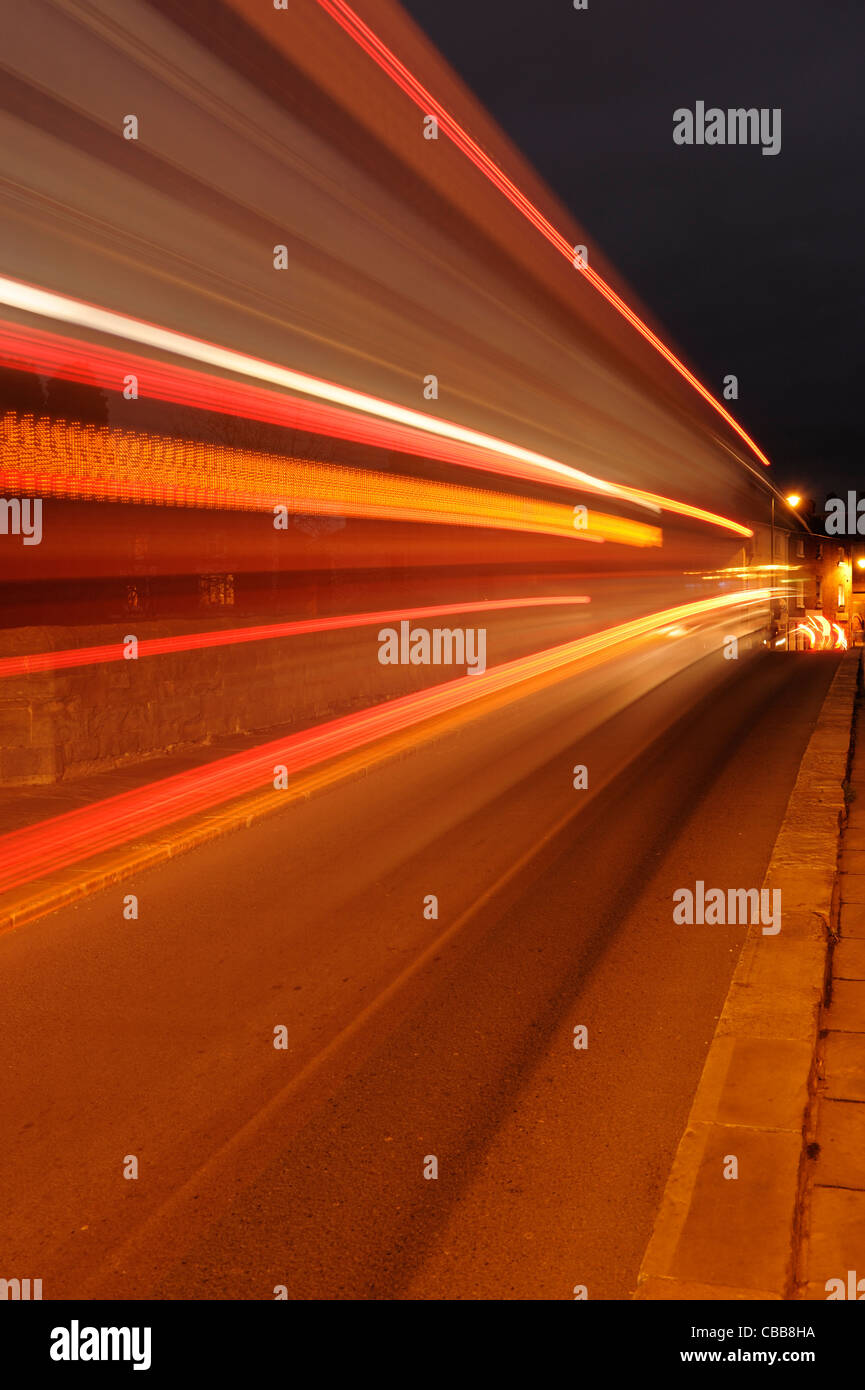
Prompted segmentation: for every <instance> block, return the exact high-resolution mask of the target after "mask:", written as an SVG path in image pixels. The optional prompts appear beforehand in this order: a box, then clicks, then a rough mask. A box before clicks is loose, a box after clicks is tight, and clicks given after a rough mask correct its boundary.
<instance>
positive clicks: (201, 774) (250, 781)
mask: <svg viewBox="0 0 865 1390" xmlns="http://www.w3.org/2000/svg"><path fill="white" fill-rule="evenodd" d="M769 596H770V591H769V590H768V589H763V590H752V591H751V592H743V593H737V594H722V595H719V596H716V597H714V598H709V599H700V600H696V601H695V602H692V603H686V604H682V605H680V606H679V607H677V608H668V609H666V610H664V611H663V612H658V613H650V614H647V615H646V616H644V617H642V618H635V619H631V620H630V621H628V622H625V623H620V624H618V625H617V626H615V627H611V628H606V629H604V630H603V631H601V632H595V633H591V634H590V635H589V636H587V637H581V638H578V639H576V640H575V641H570V642H565V643H562V644H561V645H559V646H555V647H549V648H547V649H545V650H544V651H540V652H536V653H534V654H532V655H530V656H524V657H518V658H517V659H516V660H513V661H507V662H503V663H502V664H500V665H498V666H491V667H488V668H487V670H486V671H485V672H483V673H482V674H479V675H465V676H459V677H457V678H456V679H455V680H452V681H446V682H444V683H443V684H441V685H436V686H433V687H432V688H430V689H427V690H420V691H415V692H412V693H411V694H409V695H400V696H398V697H396V698H395V699H393V700H388V701H385V702H384V703H383V704H378V705H373V706H371V707H370V708H368V709H365V710H360V711H359V712H356V713H354V714H348V715H343V716H342V717H340V718H338V719H332V720H329V721H328V722H327V723H324V724H317V725H315V726H314V727H313V728H311V729H304V730H301V731H300V732H299V733H296V734H291V735H289V736H288V737H287V738H279V739H275V740H273V741H272V742H269V743H264V744H260V745H258V747H256V748H251V749H247V750H245V751H243V752H241V753H234V754H231V755H230V756H229V757H227V758H219V759H217V760H216V761H214V762H212V763H208V764H207V765H206V766H204V767H200V768H192V769H190V770H188V771H186V772H181V773H177V774H175V775H174V776H172V777H165V778H162V779H161V780H159V781H157V782H153V783H151V784H150V785H149V786H146V787H137V788H135V789H133V790H132V791H127V792H121V793H120V794H119V795H118V796H112V797H109V798H108V799H107V800H104V801H98V802H96V803H94V804H93V805H91V806H84V807H81V808H79V809H78V810H75V811H67V812H65V813H64V814H63V815H60V816H52V817H51V819H49V820H45V821H40V822H38V823H37V824H35V825H30V826H25V827H24V828H23V829H21V830H14V831H11V832H9V833H8V834H6V835H2V836H0V891H3V892H5V891H8V890H9V889H11V888H18V887H21V886H22V885H24V884H26V883H30V882H32V881H33V880H34V879H37V878H40V877H42V876H43V875H45V874H47V873H52V872H55V871H56V870H58V869H63V868H68V867H69V866H70V865H72V864H77V863H78V862H80V861H81V860H83V859H89V858H91V857H92V856H93V855H95V854H99V853H102V852H104V851H105V850H109V849H112V848H115V847H116V846H117V845H121V844H125V843H127V842H128V841H129V840H133V839H137V838H140V837H141V836H143V835H146V834H148V833H150V832H153V831H155V830H159V829H162V828H163V827H164V826H167V825H171V824H174V823H175V822H177V821H180V820H183V819H185V818H186V817H188V816H192V815H196V814H199V813H201V812H203V811H207V810H210V809H212V808H213V807H215V806H218V805H221V804H222V803H224V802H226V801H229V800H231V799H232V798H234V797H238V796H243V795H245V794H247V793H249V792H254V791H259V790H261V789H262V788H264V787H266V786H268V785H272V784H273V778H274V769H275V767H285V768H286V769H287V771H288V773H289V775H292V774H295V773H298V772H301V771H304V770H306V769H308V768H311V767H315V766H317V765H318V764H320V763H323V762H326V761H327V760H329V759H332V758H337V757H340V756H341V755H343V754H346V753H349V752H351V751H353V750H356V749H359V748H362V747H366V746H367V745H369V744H372V743H375V742H377V741H378V740H380V739H383V738H386V737H388V736H389V735H391V734H395V733H399V732H400V731H402V730H405V729H409V728H412V727H414V726H416V725H418V724H421V723H423V722H424V721H426V720H429V719H433V718H435V717H436V716H439V715H442V714H446V713H449V712H451V711H453V710H456V709H459V708H461V707H463V706H468V705H471V704H473V703H474V702H476V701H477V700H479V699H482V698H483V697H485V696H488V695H493V694H497V693H500V692H503V691H508V690H513V691H515V692H516V695H517V696H519V695H521V694H525V693H528V690H529V689H530V688H531V687H530V684H529V683H530V682H531V681H532V680H533V679H534V678H536V677H538V676H546V675H554V676H558V678H565V677H567V675H568V674H569V672H570V671H571V670H572V668H573V667H574V666H576V665H578V664H579V663H580V662H581V661H584V660H586V659H587V658H589V657H591V656H595V655H598V654H604V653H607V652H609V653H610V654H611V655H612V654H613V652H614V649H615V648H621V647H622V646H623V644H626V643H630V642H633V641H636V640H638V639H641V638H644V637H649V636H653V635H654V636H658V637H662V635H663V634H662V633H659V632H658V629H663V628H665V627H668V626H669V625H670V624H671V623H676V622H679V621H682V620H684V619H686V618H694V617H699V616H709V615H711V614H713V613H719V612H722V611H723V610H725V609H732V608H735V607H743V606H750V605H754V604H756V603H763V602H765V601H766V600H768V598H769ZM520 687H522V689H520Z"/></svg>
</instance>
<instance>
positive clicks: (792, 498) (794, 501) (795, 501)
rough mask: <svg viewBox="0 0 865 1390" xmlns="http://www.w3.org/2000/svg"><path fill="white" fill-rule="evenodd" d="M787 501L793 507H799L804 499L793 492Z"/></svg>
mask: <svg viewBox="0 0 865 1390" xmlns="http://www.w3.org/2000/svg"><path fill="white" fill-rule="evenodd" d="M787 501H788V502H789V504H790V506H791V507H798V505H799V503H800V502H801V501H802V498H801V497H800V496H799V494H798V492H791V493H790V494H789V496H788V497H787Z"/></svg>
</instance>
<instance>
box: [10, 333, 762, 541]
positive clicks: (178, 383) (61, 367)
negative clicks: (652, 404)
mask: <svg viewBox="0 0 865 1390" xmlns="http://www.w3.org/2000/svg"><path fill="white" fill-rule="evenodd" d="M70 352H74V361H70V357H69V354H70ZM0 362H3V363H4V364H5V365H6V366H8V367H12V368H16V369H18V370H23V371H31V372H45V373H48V372H51V373H52V374H54V375H55V376H57V377H59V378H61V379H63V380H67V381H77V382H81V383H82V384H85V385H88V386H99V387H104V388H107V389H109V390H112V389H113V388H114V387H115V386H116V384H117V382H118V380H121V379H122V378H123V377H124V376H125V375H126V374H127V373H132V374H133V375H134V376H135V377H136V378H137V379H138V390H139V394H140V395H142V396H145V397H149V398H150V399H152V400H161V401H172V402H174V403H175V404H178V405H191V406H194V407H195V408H196V409H198V410H214V411H216V410H218V411H219V413H220V414H222V415H233V416H235V417H236V418H237V419H241V420H261V421H264V422H266V423H268V424H273V425H282V426H286V427H289V428H293V429H305V430H310V431H312V432H314V433H316V434H321V435H325V436H327V437H330V438H334V439H347V440H351V441H352V442H354V443H359V444H371V445H373V446H375V447H376V448H387V449H393V450H395V451H396V452H398V453H406V454H412V455H422V456H424V457H426V458H430V459H438V460H440V461H441V462H444V463H452V464H457V465H461V466H463V467H467V468H474V469H478V470H481V471H485V472H493V473H497V474H499V475H500V476H502V477H510V478H526V479H535V478H536V477H537V471H536V469H535V468H534V467H533V466H532V467H530V466H529V465H528V464H526V463H520V462H519V460H517V459H508V460H501V459H491V458H490V457H489V455H488V454H487V453H486V452H485V451H484V449H482V448H481V447H480V446H478V445H470V444H466V443H463V442H461V441H459V440H448V439H444V438H442V439H439V438H436V437H435V436H433V437H430V436H429V435H428V434H424V433H422V431H421V430H419V429H417V428H414V427H409V426H404V425H403V426H401V425H397V424H395V423H393V422H391V421H388V420H381V421H380V420H372V419H365V418H364V417H363V416H362V415H358V414H357V412H350V411H348V410H344V409H341V408H340V407H339V406H327V405H322V404H321V403H320V402H318V401H306V400H298V399H297V398H296V397H294V396H285V395H283V394H282V393H277V392H275V391H268V390H266V389H264V388H262V387H254V386H245V385H243V384H242V383H239V382H236V381H231V380H230V379H228V378H226V377H219V376H211V375H209V374H207V373H204V372H198V371H193V370H190V369H188V368H183V367H178V366H170V367H168V366H165V365H164V364H163V363H161V362H158V361H155V360H154V359H151V358H146V357H138V356H135V355H134V354H133V353H128V352H118V351H114V350H112V349H110V348H97V347H95V346H94V344H92V343H88V342H85V341H84V340H83V339H76V338H67V337H58V336H57V335H55V334H51V333H45V332H43V331H41V330H40V329H21V328H20V327H19V326H18V325H17V324H9V323H6V324H4V323H0ZM545 481H546V482H549V483H552V484H554V485H556V486H562V487H568V488H571V487H572V480H571V479H566V478H564V477H562V478H549V479H545ZM586 490H587V491H594V490H595V489H594V488H593V487H587V489H586ZM617 493H618V494H619V495H621V496H622V497H624V496H625V494H627V499H626V500H628V501H632V502H634V503H635V505H641V506H646V507H649V508H652V509H653V510H658V511H660V510H665V511H669V512H674V513H676V514H677V515H680V516H688V517H693V518H694V520H696V521H705V522H708V523H709V524H710V525H712V526H718V527H720V528H721V529H723V530H727V531H731V532H733V534H734V535H740V536H751V535H753V531H751V530H750V529H749V527H747V526H741V525H739V523H738V522H735V521H731V520H730V519H729V518H727V517H722V516H718V515H716V513H714V512H710V511H706V510H705V509H704V508H702V507H695V506H692V505H691V504H689V503H687V502H679V501H676V500H674V499H672V498H668V497H661V496H658V495H657V494H656V493H651V492H646V491H645V490H643V489H641V488H630V487H624V486H622V487H619V488H618V489H617Z"/></svg>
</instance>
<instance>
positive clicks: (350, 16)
mask: <svg viewBox="0 0 865 1390" xmlns="http://www.w3.org/2000/svg"><path fill="white" fill-rule="evenodd" d="M318 4H319V5H320V6H321V7H322V9H323V10H325V11H326V12H327V13H328V14H329V15H330V16H331V18H332V19H334V20H335V21H336V23H337V24H339V25H340V27H341V28H342V29H344V30H345V32H346V33H347V34H349V35H350V36H351V38H352V39H354V41H355V43H357V44H358V45H359V46H360V47H361V48H362V49H363V50H364V52H365V53H367V54H368V55H369V57H370V58H372V59H373V61H374V62H375V63H377V64H378V66H379V67H380V68H381V69H382V71H383V72H385V73H387V75H388V77H390V78H391V79H392V80H393V81H394V82H395V83H396V84H397V86H398V87H400V88H401V89H402V91H403V92H405V94H406V96H407V97H409V98H410V99H411V100H412V101H413V102H414V104H415V106H417V107H419V108H420V110H421V111H422V112H423V113H424V115H428V116H435V118H436V120H437V121H438V124H439V129H440V130H443V131H444V133H445V134H446V135H447V136H448V137H449V138H450V139H451V140H452V141H453V143H454V144H455V145H456V146H457V148H458V149H460V150H462V152H463V154H464V155H466V157H467V158H468V159H470V160H471V161H472V163H473V164H474V165H475V167H476V168H477V169H479V170H480V172H481V173H482V174H483V175H484V176H485V177H486V178H488V179H489V181H490V182H491V183H492V184H494V185H495V187H496V188H498V189H499V191H500V192H501V193H503V194H504V196H505V197H506V198H507V199H508V201H509V202H510V203H512V204H513V206H514V207H515V208H516V209H517V210H518V211H519V212H521V213H522V215H523V216H524V217H525V218H527V219H528V221H529V222H531V223H532V225H533V226H534V227H536V228H537V230H538V231H539V232H540V233H541V235H542V236H543V237H545V238H546V240H547V241H548V242H549V243H550V245H551V246H553V247H554V248H555V249H556V251H558V252H560V254H561V255H563V256H564V257H565V258H566V260H568V261H569V262H570V263H571V265H573V264H574V248H573V246H572V245H571V243H570V242H569V241H567V240H566V239H565V237H563V236H562V234H561V232H559V231H557V230H556V228H555V227H554V226H553V224H552V223H551V222H550V221H549V220H548V219H547V218H546V217H545V216H544V214H543V213H542V212H541V211H540V209H539V208H536V207H535V205H534V204H533V203H532V202H530V201H529V199H528V198H527V197H526V196H525V194H524V193H522V192H521V191H520V189H519V188H518V187H517V185H516V184H515V183H513V182H512V181H511V179H509V178H508V176H507V175H506V174H505V173H504V172H503V171H502V170H501V169H500V168H499V166H498V165H497V164H496V163H495V162H494V161H493V160H492V159H490V157H489V155H488V154H487V153H486V152H485V151H484V150H483V149H481V147H480V145H478V144H477V142H476V141H475V140H473V139H472V137H471V136H470V135H469V134H468V133H467V132H466V131H465V130H463V128H462V126H461V125H459V124H458V122H457V121H455V120H454V118H453V116H451V115H450V113H449V112H448V111H446V110H445V108H444V107H443V106H442V105H441V104H440V103H439V102H438V101H436V99H435V97H434V96H433V95H432V94H431V93H430V92H428V91H427V89H426V88H425V87H424V86H423V85H422V84H421V83H420V82H419V81H418V79H417V78H416V77H415V76H414V74H413V73H411V72H410V71H409V69H408V68H407V67H406V66H405V64H403V63H401V62H400V60H399V58H397V56H396V54H395V53H393V52H392V51H391V50H390V49H389V48H388V47H387V46H386V45H385V44H384V43H382V41H381V39H380V38H379V37H378V35H377V34H375V33H374V32H373V30H372V29H370V27H369V25H368V24H366V23H364V21H363V20H362V19H361V18H360V15H358V14H356V13H355V11H354V10H353V9H351V7H350V6H349V5H346V4H345V0H318ZM579 268H580V271H581V273H582V274H583V275H585V277H586V279H587V280H588V281H589V283H590V284H592V285H593V286H594V288H595V289H596V290H597V291H598V293H599V294H601V295H603V297H604V299H606V300H607V302H608V303H609V304H611V305H612V306H613V308H614V309H616V310H617V312H618V313H620V314H621V315H622V317H623V318H624V319H626V320H627V322H628V323H629V324H630V325H631V326H632V328H635V329H636V331H637V332H638V333H639V334H640V335H641V336H642V337H643V338H645V340H646V342H647V343H650V344H651V346H652V347H653V348H654V349H655V350H656V352H659V353H660V354H661V356H662V357H663V358H664V359H665V360H666V361H667V362H669V364H670V366H671V367H673V368H675V370H676V371H677V372H678V373H679V375H680V376H681V377H683V378H684V379H685V381H687V382H688V385H689V386H692V387H693V388H694V390H695V391H697V392H698V393H699V395H701V396H702V397H703V400H705V401H707V402H708V404H709V405H710V406H711V407H712V409H713V410H715V411H717V413H718V414H719V415H720V416H721V417H722V419H724V420H726V422H727V424H728V425H730V426H731V428H732V429H734V430H735V431H736V433H737V434H738V435H739V437H740V439H742V440H744V442H745V443H746V444H747V445H748V447H749V448H750V449H752V450H753V451H754V453H755V454H756V456H757V458H758V459H759V460H760V462H761V463H763V464H765V465H766V467H767V468H768V467H769V466H770V465H769V460H768V459H767V457H766V455H765V454H764V453H763V451H762V449H760V448H759V447H758V445H757V444H756V443H755V442H754V440H753V439H752V438H751V436H750V435H749V434H748V433H747V432H746V431H745V430H744V429H743V428H742V426H741V425H740V424H739V423H738V421H737V420H735V419H734V418H733V416H732V415H731V414H730V413H729V411H727V410H725V409H724V407H723V406H722V405H721V403H720V401H718V400H716V399H715V397H714V396H713V395H712V393H711V391H709V390H707V388H706V387H705V386H704V385H703V384H702V382H701V381H699V380H698V378H697V377H695V376H694V374H693V372H691V371H689V370H688V368H687V367H686V366H685V364H684V362H681V361H680V360H679V358H678V357H677V356H676V354H675V353H674V352H673V351H672V350H671V349H670V348H668V347H667V346H666V344H665V343H664V342H662V340H661V339H660V338H659V337H658V335H657V334H656V333H653V332H652V330H651V328H650V327H649V326H648V324H646V323H644V322H643V320H642V319H641V318H639V316H638V315H637V314H635V313H634V311H633V309H631V308H629V306H628V305H627V304H626V303H625V301H624V300H623V299H622V298H621V296H620V295H618V294H616V292H615V290H614V289H613V288H612V286H611V285H608V284H607V282H606V281H605V280H604V279H602V277H601V276H600V275H598V274H597V272H596V271H594V270H592V269H591V267H590V266H588V265H581V266H580V267H579Z"/></svg>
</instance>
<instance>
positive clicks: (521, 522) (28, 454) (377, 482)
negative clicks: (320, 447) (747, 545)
mask: <svg viewBox="0 0 865 1390" xmlns="http://www.w3.org/2000/svg"><path fill="white" fill-rule="evenodd" d="M0 487H3V488H4V489H5V490H7V491H10V492H14V493H21V494H32V495H35V496H47V497H52V496H53V497H69V498H82V499H87V500H91V501H94V500H95V501H100V502H139V503H144V504H154V505H162V506H176V507H200V508H204V507H218V508H228V509H233V510H242V511H268V510H273V509H274V508H276V507H285V508H286V510H287V513H291V512H295V513H303V514H305V515H312V516H342V517H345V516H353V517H366V518H375V519H382V520H389V521H412V522H424V523H430V524H437V525H442V526H467V527H478V528H481V529H493V530H504V531H523V532H530V533H532V534H536V535H549V536H559V537H561V538H562V539H567V540H577V541H586V542H590V543H592V544H595V545H600V544H602V543H603V542H604V541H613V542H617V543H618V544H620V545H633V546H658V545H660V544H661V539H662V537H661V532H660V530H659V529H658V528H657V527H656V526H647V525H646V524H645V523H644V522H642V521H630V520H628V519H627V518H626V517H618V516H607V515H605V514H604V513H603V512H595V511H588V512H587V513H586V526H585V528H583V527H576V526H575V525H574V514H573V509H572V508H571V507H570V506H567V505H566V504H565V503H562V502H548V501H546V500H544V499H539V498H532V497H519V496H515V495H514V494H512V493H508V492H488V491H484V490H483V489H481V488H471V487H463V486H461V485H459V484H457V483H443V482H436V481H433V480H431V479H427V478H413V477H406V476H404V475H401V474H396V473H373V472H371V471H368V470H366V469H362V468H346V467H342V466H341V465H338V464H326V463H320V462H319V461H318V460H315V459H294V458H286V457H284V456H283V455H280V454H266V453H263V452H261V453H259V452H252V451H251V450H247V449H232V448H228V447H226V446H224V445H220V444H209V443H202V442H197V441H192V440H187V439H178V438H175V437H174V436H165V435H156V434H145V433H144V432H142V431H137V430H117V429H111V428H109V426H107V425H100V426H99V427H98V428H97V427H95V426H93V425H78V424H67V423H66V421H64V420H50V419H47V418H44V417H42V418H39V419H35V418H34V417H33V416H32V415H18V414H16V412H15V411H8V412H7V413H6V414H5V415H4V416H2V417H0Z"/></svg>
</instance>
